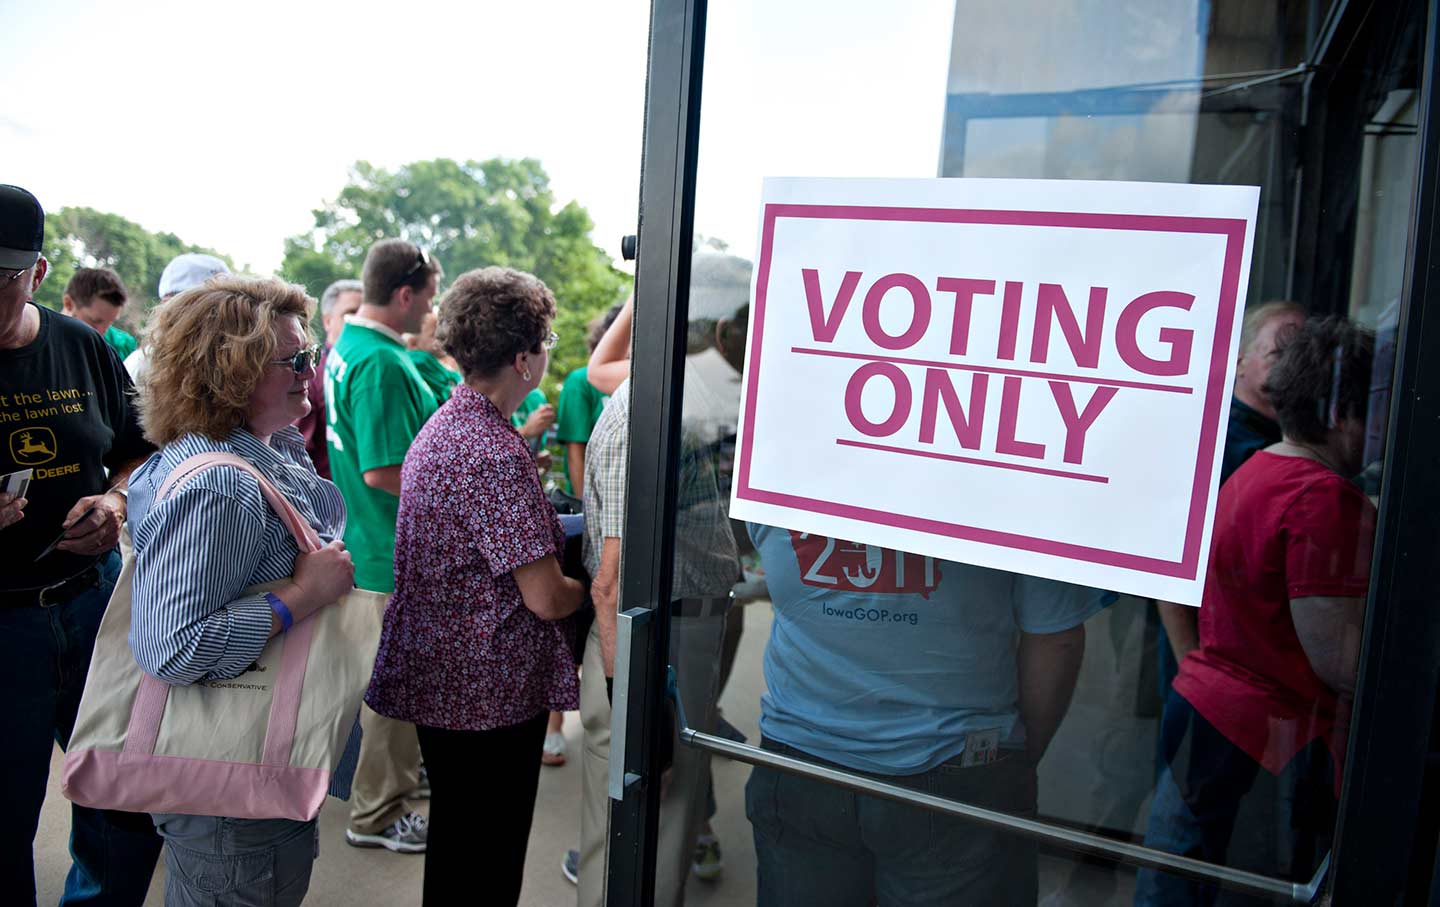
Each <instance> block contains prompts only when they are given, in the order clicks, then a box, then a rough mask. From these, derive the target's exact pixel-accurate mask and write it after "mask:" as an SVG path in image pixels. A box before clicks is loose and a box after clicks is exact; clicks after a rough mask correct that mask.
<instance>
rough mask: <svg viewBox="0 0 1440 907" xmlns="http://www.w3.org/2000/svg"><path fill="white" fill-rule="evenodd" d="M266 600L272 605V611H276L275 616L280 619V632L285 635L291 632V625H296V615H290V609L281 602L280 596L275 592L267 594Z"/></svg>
mask: <svg viewBox="0 0 1440 907" xmlns="http://www.w3.org/2000/svg"><path fill="white" fill-rule="evenodd" d="M265 600H266V601H267V602H269V603H270V610H272V611H274V612H275V616H276V617H278V618H280V632H281V633H284V632H285V631H287V630H289V629H290V625H291V624H293V623H295V615H293V614H291V613H290V609H289V608H288V607H286V605H285V603H284V602H282V601H281V600H280V596H278V595H276V594H275V593H274V592H266V593H265Z"/></svg>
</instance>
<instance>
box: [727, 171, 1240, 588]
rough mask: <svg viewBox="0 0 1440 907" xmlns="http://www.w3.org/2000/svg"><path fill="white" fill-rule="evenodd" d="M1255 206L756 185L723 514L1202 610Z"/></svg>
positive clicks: (881, 183) (986, 188) (883, 186)
mask: <svg viewBox="0 0 1440 907" xmlns="http://www.w3.org/2000/svg"><path fill="white" fill-rule="evenodd" d="M1258 201H1259V189H1257V188H1254V187H1248V186H1194V185H1182V184H1166V183H1122V182H1089V181H1074V180H1061V181H1048V180H983V179H934V180H845V179H768V180H766V181H765V187H764V199H763V203H762V214H761V222H760V239H759V244H758V248H759V257H758V262H757V265H756V268H755V277H754V281H755V283H754V287H753V295H752V300H753V304H752V305H751V311H750V335H749V337H750V346H749V350H748V352H747V361H746V366H745V384H744V396H743V399H742V411H741V419H740V431H739V439H738V442H739V443H738V449H737V461H736V464H735V480H734V484H733V492H732V511H731V516H733V517H736V518H738V519H745V520H753V521H756V522H760V523H767V524H770V525H774V526H783V527H786V528H789V529H797V530H801V531H806V532H813V533H819V534H822V535H827V536H832V537H837V538H843V539H848V540H851V541H856V542H865V543H868V544H872V545H879V546H883V547H887V548H894V549H899V550H903V551H911V552H915V553H918V554H925V555H929V556H933V557H938V558H944V559H947V560H954V561H961V562H966V563H972V564H981V565H985V566H990V567H997V568H1001V569H1005V570H1012V571H1016V572H1019V573H1026V574H1032V575H1039V576H1048V577H1053V578H1055V579H1060V580H1065V581H1068V582H1075V583H1082V584H1085V585H1089V586H1094V587H1097V588H1102V589H1113V590H1116V591H1120V592H1129V593H1133V594H1136V595H1141V596H1151V597H1155V598H1161V599H1166V600H1170V601H1178V602H1185V603H1188V604H1198V603H1199V601H1200V591H1201V588H1202V586H1203V583H1204V578H1205V566H1206V560H1207V554H1208V552H1209V547H1210V528H1211V521H1212V518H1213V513H1214V507H1215V493H1216V488H1217V485H1218V481H1219V480H1218V475H1219V470H1220V451H1221V448H1222V445H1223V443H1224V438H1225V426H1226V417H1227V414H1228V410H1229V404H1230V389H1231V383H1232V381H1233V380H1234V366H1235V350H1236V344H1237V342H1238V337H1239V332H1240V318H1241V314H1242V312H1243V309H1244V300H1245V293H1246V286H1247V283H1248V275H1249V270H1250V247H1251V244H1252V241H1253V238H1254V232H1255V212H1256V206H1257V204H1258Z"/></svg>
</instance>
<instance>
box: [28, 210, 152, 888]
mask: <svg viewBox="0 0 1440 907" xmlns="http://www.w3.org/2000/svg"><path fill="white" fill-rule="evenodd" d="M44 216H45V215H44V212H43V211H42V210H41V208H40V204H39V202H37V201H36V200H35V197H34V196H32V195H31V194H30V193H28V192H26V191H25V190H24V189H20V188H18V187H16V186H6V185H0V690H3V691H4V695H5V699H6V703H5V707H4V708H3V709H0V741H3V744H0V803H3V804H4V809H5V813H4V814H3V817H0V891H3V892H4V893H5V899H6V902H7V903H20V904H23V903H34V899H35V874H34V864H33V857H32V847H33V842H34V839H35V829H36V825H37V823H38V821H39V816H40V808H41V805H42V804H43V802H44V799H45V789H46V778H47V775H48V773H49V769H50V759H51V753H52V750H53V748H54V745H55V743H56V742H58V743H60V745H61V746H62V747H63V746H66V745H68V743H69V740H70V732H71V730H72V729H73V728H74V725H75V713H76V711H77V709H78V708H79V705H80V693H81V691H82V690H83V689H84V685H85V674H86V671H87V670H88V668H89V664H90V652H91V649H92V648H94V644H95V634H96V631H97V629H98V628H99V625H100V617H101V615H103V614H104V612H105V605H106V603H107V602H108V601H109V598H110V591H111V589H113V588H114V585H115V579H116V577H117V576H118V575H119V572H120V554H119V551H118V550H117V549H116V545H117V543H118V541H119V535H120V526H121V524H122V523H123V522H124V520H125V504H126V498H125V487H126V484H127V480H128V478H129V475H130V471H131V470H132V469H133V468H134V467H135V466H137V465H139V463H140V462H141V461H142V460H143V459H144V458H145V457H146V456H148V455H149V454H150V453H151V452H152V451H153V450H154V448H153V447H151V446H150V445H149V444H148V443H147V442H146V441H145V439H144V437H143V436H142V435H141V432H140V426H139V421H138V419H137V415H136V412H135V407H134V402H133V399H132V394H131V390H132V388H131V385H130V379H129V376H128V375H127V374H126V372H125V368H124V366H123V365H122V364H121V362H120V359H119V357H117V356H116V354H115V352H114V351H113V350H112V349H111V348H110V347H109V346H108V345H106V343H105V341H104V339H103V338H101V336H100V335H99V334H97V333H95V332H94V331H93V330H91V329H90V328H89V327H87V326H86V325H84V324H83V323H81V322H79V321H76V320H74V319H71V318H65V317H62V316H60V315H57V314H56V313H54V312H51V311H49V310H48V309H44V308H41V307H40V306H37V305H36V304H35V303H34V301H33V298H32V297H33V295H34V292H35V290H36V289H37V288H38V287H39V286H40V283H41V281H43V280H44V279H45V272H46V270H47V268H48V266H49V265H48V262H46V260H45V258H44V256H42V255H40V249H41V245H42V242H41V241H42V238H43V234H44V223H45V221H44ZM21 487H24V489H25V490H23V491H22V492H21V493H20V496H16V495H14V494H8V493H4V491H5V490H6V489H12V490H14V489H20V488H21ZM57 539H58V542H57ZM52 543H54V544H53V547H52ZM70 850H71V853H72V855H73V857H74V862H73V864H72V866H71V868H70V873H69V875H68V876H67V877H66V880H65V894H64V897H63V898H62V901H61V902H62V903H71V902H76V901H86V902H89V903H106V904H134V905H139V904H142V903H143V902H144V900H145V893H146V891H147V890H148V888H149V885H150V876H151V874H152V873H153V872H154V868H155V860H156V857H158V855H159V853H160V838H159V836H158V835H156V834H155V831H154V828H153V827H152V826H151V823H150V819H149V817H148V816H145V815H137V814H130V813H117V812H110V811H101V810H94V809H86V808H84V807H79V806H72V808H71V829H70Z"/></svg>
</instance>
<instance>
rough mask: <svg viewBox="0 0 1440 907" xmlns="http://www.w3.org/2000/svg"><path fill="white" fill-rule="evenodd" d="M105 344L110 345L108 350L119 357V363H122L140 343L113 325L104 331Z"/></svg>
mask: <svg viewBox="0 0 1440 907" xmlns="http://www.w3.org/2000/svg"><path fill="white" fill-rule="evenodd" d="M105 342H106V343H108V344H110V349H112V350H114V351H115V352H116V354H117V355H119V357H120V361H121V362H124V361H125V357H126V356H128V355H130V354H131V353H133V352H135V347H137V346H139V345H140V342H139V341H137V340H136V339H135V338H134V337H132V336H130V335H129V334H127V333H125V332H124V331H122V330H120V329H119V328H117V327H116V326H115V325H113V324H112V325H110V327H109V328H107V329H106V330H105Z"/></svg>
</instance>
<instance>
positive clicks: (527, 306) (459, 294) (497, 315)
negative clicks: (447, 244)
mask: <svg viewBox="0 0 1440 907" xmlns="http://www.w3.org/2000/svg"><path fill="white" fill-rule="evenodd" d="M554 319H555V295H554V294H553V293H551V292H550V288H549V287H547V286H545V284H544V282H543V281H541V280H540V278H538V277H536V276H535V275H533V274H527V273H525V272H524V271H517V270H515V269H514V268H498V267H490V268H479V269H477V270H474V271H466V272H465V273H464V274H461V275H460V276H459V277H457V278H456V279H455V283H453V284H452V285H451V286H450V289H449V290H447V291H446V293H445V298H444V299H442V300H440V321H439V324H438V325H437V327H436V329H435V339H436V340H437V341H439V343H440V345H441V346H442V347H443V348H444V349H445V352H447V353H449V354H450V355H451V356H454V357H455V361H456V362H457V363H459V364H460V370H461V371H463V372H464V373H465V377H467V378H469V377H479V378H488V377H490V376H491V375H494V374H495V373H496V372H498V371H500V369H502V368H504V367H505V366H506V365H508V364H510V363H511V362H513V361H514V360H515V357H516V356H518V355H520V354H521V353H524V352H527V351H529V352H536V353H538V352H540V345H541V344H542V343H543V342H544V341H545V337H546V335H547V334H548V333H549V331H550V322H551V321H553V320H554Z"/></svg>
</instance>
